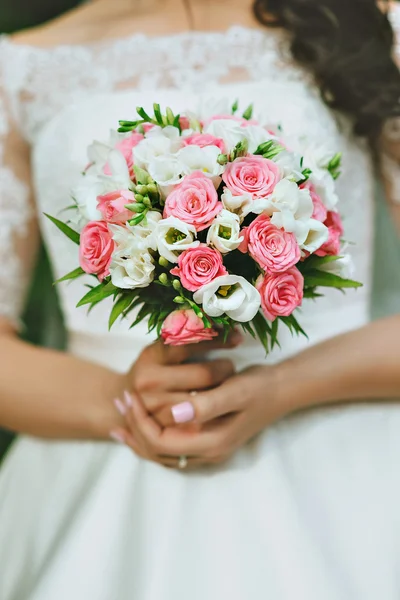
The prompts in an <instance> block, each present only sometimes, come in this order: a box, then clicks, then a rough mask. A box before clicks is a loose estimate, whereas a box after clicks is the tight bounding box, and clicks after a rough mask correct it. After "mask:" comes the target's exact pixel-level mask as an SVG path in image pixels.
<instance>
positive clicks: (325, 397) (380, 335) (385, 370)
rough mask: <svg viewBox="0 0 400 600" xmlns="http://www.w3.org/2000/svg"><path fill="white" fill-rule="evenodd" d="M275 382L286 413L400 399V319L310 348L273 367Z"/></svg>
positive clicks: (376, 324)
mask: <svg viewBox="0 0 400 600" xmlns="http://www.w3.org/2000/svg"><path fill="white" fill-rule="evenodd" d="M399 304H400V298H399ZM278 380H279V384H278V388H279V398H280V399H281V402H282V405H283V406H284V407H285V408H284V410H288V411H289V412H291V411H292V410H297V409H301V408H309V407H311V406H317V405H319V404H329V403H335V402H354V401H357V400H361V401H364V400H366V399H367V400H368V399H370V400H379V399H382V398H384V399H388V398H392V399H400V314H399V315H396V316H394V317H390V318H387V319H382V320H380V321H376V322H374V323H370V324H369V325H367V326H366V327H363V328H362V329H359V330H357V331H353V332H350V333H347V334H344V335H340V336H338V337H336V338H333V339H330V340H328V341H326V342H323V343H322V344H318V345H317V346H313V347H312V348H309V349H308V350H306V351H304V352H302V353H300V354H299V355H297V356H295V357H294V358H292V359H290V360H288V361H285V362H284V363H282V364H281V365H280V367H278Z"/></svg>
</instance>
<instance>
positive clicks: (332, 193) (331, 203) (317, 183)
mask: <svg viewBox="0 0 400 600" xmlns="http://www.w3.org/2000/svg"><path fill="white" fill-rule="evenodd" d="M310 182H311V183H312V184H313V185H314V187H315V191H316V192H317V194H318V195H319V197H320V198H321V200H322V202H323V203H324V205H325V206H326V208H327V209H328V210H335V209H336V207H337V204H338V202H339V197H338V195H337V193H336V185H335V180H334V179H333V177H332V175H331V174H330V173H329V171H326V170H323V169H321V170H319V171H313V172H312V174H311V175H310Z"/></svg>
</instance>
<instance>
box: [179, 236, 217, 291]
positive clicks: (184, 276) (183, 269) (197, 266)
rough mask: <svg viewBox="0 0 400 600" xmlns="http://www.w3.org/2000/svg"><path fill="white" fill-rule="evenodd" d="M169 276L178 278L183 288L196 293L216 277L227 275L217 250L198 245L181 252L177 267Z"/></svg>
mask: <svg viewBox="0 0 400 600" xmlns="http://www.w3.org/2000/svg"><path fill="white" fill-rule="evenodd" d="M171 274H172V275H176V276H177V277H179V278H180V280H181V283H182V285H183V287H184V288H186V289H187V290H189V291H190V292H196V291H197V290H199V289H200V288H201V287H203V285H206V284H207V283H210V282H211V281H213V280H214V279H215V278H216V277H221V276H222V275H228V271H227V270H226V269H225V267H224V265H223V263H222V255H221V254H220V252H218V250H215V249H214V248H210V247H209V246H207V244H200V246H197V248H189V249H188V250H185V251H184V252H182V254H181V255H180V256H179V259H178V266H177V267H175V268H174V269H172V271H171Z"/></svg>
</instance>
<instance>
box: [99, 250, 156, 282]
mask: <svg viewBox="0 0 400 600" xmlns="http://www.w3.org/2000/svg"><path fill="white" fill-rule="evenodd" d="M154 269H155V266H154V260H153V257H152V256H151V254H150V253H149V252H148V251H147V250H144V251H143V250H136V252H132V254H130V255H129V256H127V257H124V258H120V259H117V258H116V259H115V260H114V259H113V261H112V262H111V265H110V274H111V281H112V283H113V284H114V285H115V287H117V288H121V289H125V290H132V289H135V288H143V287H147V286H148V285H150V283H151V282H152V281H153V279H154Z"/></svg>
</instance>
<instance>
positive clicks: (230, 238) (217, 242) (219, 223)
mask: <svg viewBox="0 0 400 600" xmlns="http://www.w3.org/2000/svg"><path fill="white" fill-rule="evenodd" d="M243 239H244V238H243V236H242V237H240V219H239V217H238V215H235V214H234V213H232V212H230V211H229V210H222V211H221V212H220V213H219V215H217V217H215V219H214V221H213V222H212V224H211V227H210V229H209V230H208V234H207V244H209V245H211V246H214V248H216V249H217V250H219V251H220V252H221V254H226V253H227V252H231V251H232V250H236V248H238V247H239V246H240V244H241V243H242V242H243Z"/></svg>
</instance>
